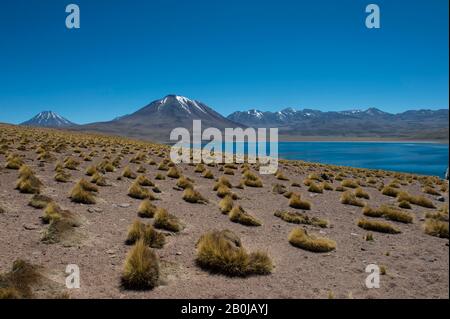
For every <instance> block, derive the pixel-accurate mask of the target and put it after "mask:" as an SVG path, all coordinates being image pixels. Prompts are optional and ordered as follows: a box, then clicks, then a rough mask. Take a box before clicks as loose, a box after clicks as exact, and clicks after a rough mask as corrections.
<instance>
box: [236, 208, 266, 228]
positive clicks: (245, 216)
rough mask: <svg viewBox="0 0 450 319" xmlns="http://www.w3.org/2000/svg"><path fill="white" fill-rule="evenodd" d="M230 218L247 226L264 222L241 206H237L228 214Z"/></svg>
mask: <svg viewBox="0 0 450 319" xmlns="http://www.w3.org/2000/svg"><path fill="white" fill-rule="evenodd" d="M228 216H229V217H230V220H231V221H232V222H234V223H238V224H241V225H245V226H261V225H262V223H261V222H260V221H259V220H258V219H256V218H255V217H253V216H252V215H250V214H249V213H247V212H246V211H245V210H244V209H243V208H242V207H241V206H239V205H238V206H235V207H233V208H232V209H231V211H230V213H229V214H228Z"/></svg>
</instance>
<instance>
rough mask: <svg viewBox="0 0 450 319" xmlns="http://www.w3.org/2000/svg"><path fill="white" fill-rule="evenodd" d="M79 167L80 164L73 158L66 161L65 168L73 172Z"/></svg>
mask: <svg viewBox="0 0 450 319" xmlns="http://www.w3.org/2000/svg"><path fill="white" fill-rule="evenodd" d="M79 165H80V162H79V161H77V160H76V159H73V158H71V157H69V158H66V159H65V160H64V168H67V169H70V170H72V171H75V170H77V169H78V166H79Z"/></svg>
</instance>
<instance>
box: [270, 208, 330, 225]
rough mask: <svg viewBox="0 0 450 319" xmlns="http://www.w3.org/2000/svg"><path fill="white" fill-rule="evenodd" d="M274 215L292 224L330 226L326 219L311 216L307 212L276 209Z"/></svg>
mask: <svg viewBox="0 0 450 319" xmlns="http://www.w3.org/2000/svg"><path fill="white" fill-rule="evenodd" d="M274 215H275V216H276V217H278V218H281V219H282V220H284V221H285V222H288V223H292V224H304V225H313V226H318V227H321V228H326V227H327V226H328V222H327V221H326V220H324V219H320V218H317V217H312V218H310V217H309V216H307V215H305V214H301V213H297V212H286V211H276V212H275V214H274Z"/></svg>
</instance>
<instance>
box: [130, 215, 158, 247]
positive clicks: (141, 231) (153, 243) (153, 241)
mask: <svg viewBox="0 0 450 319" xmlns="http://www.w3.org/2000/svg"><path fill="white" fill-rule="evenodd" d="M141 239H142V240H143V241H144V243H145V244H146V245H148V246H150V247H152V248H162V247H163V246H164V244H165V242H166V236H165V235H164V234H162V233H160V232H158V231H157V230H155V229H154V228H153V226H152V225H149V224H144V223H142V222H140V221H139V220H136V221H134V222H133V224H131V226H130V227H129V228H128V234H127V239H126V241H125V243H126V244H127V245H133V244H135V243H136V242H137V241H138V240H141Z"/></svg>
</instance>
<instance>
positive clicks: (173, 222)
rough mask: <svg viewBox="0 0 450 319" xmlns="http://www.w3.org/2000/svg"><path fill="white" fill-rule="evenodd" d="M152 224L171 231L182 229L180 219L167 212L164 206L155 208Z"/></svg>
mask: <svg viewBox="0 0 450 319" xmlns="http://www.w3.org/2000/svg"><path fill="white" fill-rule="evenodd" d="M153 226H155V228H159V229H165V230H168V231H171V232H179V231H181V230H182V229H183V226H182V224H181V222H180V220H179V219H178V218H177V217H176V216H174V215H172V214H169V213H168V212H167V210H166V209H164V208H158V209H157V210H156V213H155V221H154V223H153Z"/></svg>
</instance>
